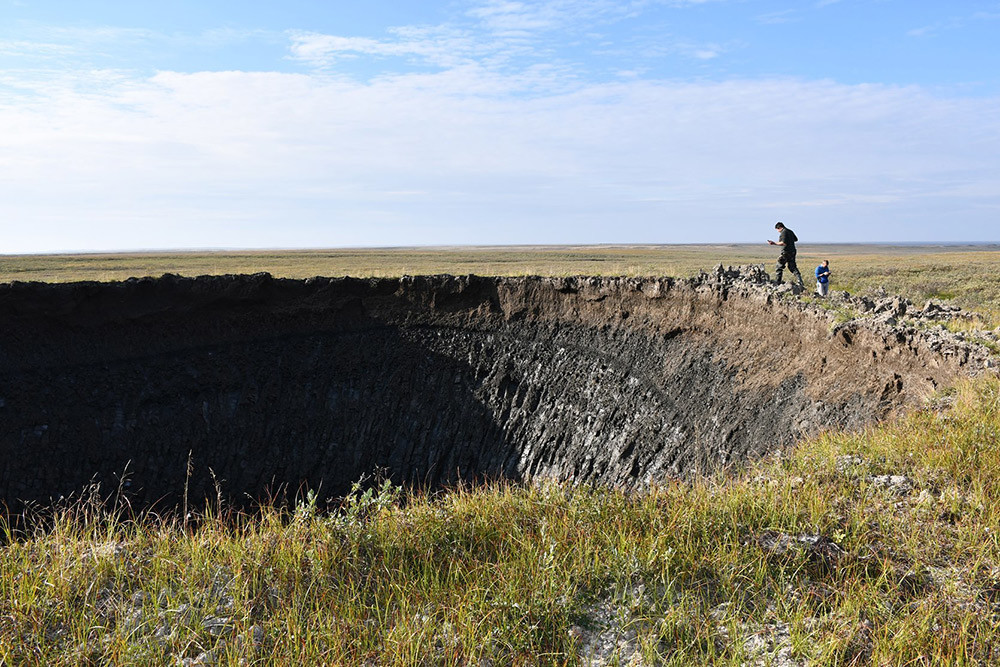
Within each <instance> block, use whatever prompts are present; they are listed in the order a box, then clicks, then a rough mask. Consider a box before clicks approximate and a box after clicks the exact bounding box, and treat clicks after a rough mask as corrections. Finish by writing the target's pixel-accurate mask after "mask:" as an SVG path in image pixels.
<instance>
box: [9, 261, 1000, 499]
mask: <svg viewBox="0 0 1000 667" xmlns="http://www.w3.org/2000/svg"><path fill="white" fill-rule="evenodd" d="M766 278H767V276H766V274H765V273H763V270H762V269H759V268H746V267H745V268H740V269H728V270H727V269H723V268H722V267H719V269H718V270H716V271H715V272H714V273H712V274H704V275H702V276H701V277H699V278H697V279H693V280H674V279H669V278H662V279H639V278H589V277H577V278H538V277H527V278H484V277H476V276H464V277H454V276H424V277H404V278H400V279H370V280H362V279H354V278H313V279H309V280H305V281H300V280H278V279H273V278H271V277H270V276H268V275H266V274H259V275H253V276H203V277H199V278H181V277H178V276H169V275H168V276H164V277H163V278H160V279H141V280H128V281H125V282H121V283H73V284H61V285H49V284H39V283H14V284H11V285H3V286H0V321H2V322H3V327H2V330H0V415H2V420H0V451H2V458H3V464H2V468H0V500H3V501H5V502H6V503H8V504H9V505H10V506H11V507H16V506H18V505H19V503H20V502H21V501H24V500H43V501H44V500H48V499H49V498H51V497H58V496H59V495H62V494H69V493H72V492H75V491H78V490H79V489H80V488H81V487H82V486H84V485H85V484H86V483H87V482H88V481H90V480H92V479H95V480H98V481H100V482H101V483H102V484H103V485H104V487H105V488H108V487H109V486H111V487H117V486H118V485H119V476H120V475H121V474H122V472H123V471H126V470H127V482H126V484H127V485H128V487H129V492H130V493H131V494H132V495H133V497H134V499H135V501H136V502H140V503H145V504H150V503H159V504H161V505H163V504H172V503H174V502H176V501H177V500H178V499H179V497H180V494H181V492H182V490H183V489H184V488H185V484H186V483H187V484H188V485H189V488H190V493H191V497H192V498H203V497H206V496H214V491H213V490H212V474H214V475H215V477H216V478H217V479H219V480H222V488H223V490H224V492H226V493H227V494H228V495H230V496H232V497H234V498H246V497H247V495H249V496H250V497H254V498H257V497H260V496H262V495H263V494H265V493H267V492H269V491H270V492H274V491H275V490H277V489H279V488H282V487H284V488H286V489H290V490H291V491H295V490H296V489H299V488H302V487H305V486H308V487H310V488H313V489H316V488H319V489H321V493H323V494H339V493H342V492H344V491H345V490H346V489H347V488H348V486H349V485H350V483H351V482H353V481H354V480H357V479H358V478H359V477H361V476H362V475H364V474H367V473H371V472H372V471H375V470H384V471H387V473H388V475H389V476H391V477H392V478H393V479H394V480H395V481H398V482H401V483H409V484H427V485H437V484H443V483H449V482H454V481H456V480H460V479H481V478H484V477H505V478H510V479H515V480H521V479H525V478H529V477H536V476H556V477H559V478H563V479H572V480H577V481H581V482H596V483H606V484H615V485H623V486H629V487H635V486H641V485H643V484H647V483H652V482H657V481H663V480H665V479H668V478H670V477H674V476H679V475H684V474H688V473H690V472H692V471H697V470H707V469H713V468H717V467H719V466H728V465H739V463H740V462H741V461H744V460H745V459H746V458H747V457H748V456H754V455H759V454H761V453H764V452H769V451H772V450H775V449H779V448H781V447H784V446H787V445H788V444H790V443H792V442H794V441H795V440H796V439H797V438H800V437H801V436H803V435H805V434H809V433H813V432H816V431H817V430H819V429H822V428H827V427H831V426H846V427H855V426H859V425H861V424H864V423H867V422H870V421H872V420H875V419H878V418H880V417H882V416H884V415H886V414H887V413H889V412H891V411H893V410H895V409H897V408H899V407H902V406H906V405H910V404H914V403H915V402H918V401H919V400H921V399H922V398H923V397H925V396H926V395H927V394H928V393H929V392H931V391H932V390H933V389H934V388H935V387H938V386H940V385H942V384H946V383H949V382H951V381H952V380H953V379H955V378H956V377H957V376H958V375H960V374H963V373H968V372H972V371H974V370H977V369H980V368H982V367H984V366H985V365H987V364H988V363H989V362H988V360H987V357H986V355H985V353H984V352H983V351H982V350H981V349H979V348H977V347H975V346H972V345H969V344H966V343H963V342H962V341H961V340H959V339H958V338H957V337H954V336H952V335H950V334H946V333H942V332H936V333H930V332H927V331H923V330H921V329H919V328H913V327H909V328H907V327H903V326H901V325H899V324H898V321H897V320H893V321H892V322H889V320H888V318H885V317H882V316H881V314H879V313H872V317H871V318H869V319H868V320H864V321H857V320H856V321H853V322H851V323H838V322H837V320H836V317H835V315H833V314H831V313H830V312H828V311H826V310H824V309H822V308H818V307H816V306H812V305H807V304H804V303H802V302H800V301H799V300H797V299H795V298H792V297H789V296H787V295H785V294H783V293H782V292H781V290H777V289H775V288H774V287H772V286H770V285H767V284H766ZM785 289H787V288H785ZM841 298H842V299H849V297H846V296H843V297H841ZM855 305H857V304H855ZM872 310H875V308H874V307H873V309H872ZM898 310H899V308H898V307H896V308H895V309H894V310H893V312H894V313H896V314H898ZM934 314H935V316H937V314H938V311H934ZM879 317H881V319H878V318H879ZM189 459H190V461H191V463H192V469H193V471H194V473H193V476H192V477H191V478H190V479H188V478H187V471H188V461H189Z"/></svg>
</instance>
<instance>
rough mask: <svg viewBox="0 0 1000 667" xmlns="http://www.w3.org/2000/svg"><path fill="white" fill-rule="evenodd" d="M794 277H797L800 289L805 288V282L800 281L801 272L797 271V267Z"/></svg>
mask: <svg viewBox="0 0 1000 667" xmlns="http://www.w3.org/2000/svg"><path fill="white" fill-rule="evenodd" d="M795 277H796V278H798V279H799V287H801V288H802V289H805V288H806V284H805V283H804V282H802V274H801V273H799V270H798V269H795Z"/></svg>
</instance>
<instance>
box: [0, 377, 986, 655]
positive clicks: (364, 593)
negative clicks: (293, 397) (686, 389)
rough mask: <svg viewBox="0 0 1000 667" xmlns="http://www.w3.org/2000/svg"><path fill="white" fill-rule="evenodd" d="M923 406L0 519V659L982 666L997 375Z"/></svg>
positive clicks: (85, 502)
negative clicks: (858, 424) (476, 469)
mask: <svg viewBox="0 0 1000 667" xmlns="http://www.w3.org/2000/svg"><path fill="white" fill-rule="evenodd" d="M946 399H947V400H949V401H952V402H953V403H954V404H953V405H952V406H951V407H949V408H947V409H942V410H925V411H920V412H917V413H914V414H911V415H908V416H905V417H902V418H900V419H898V420H897V421H893V422H889V423H884V424H882V425H879V426H876V427H873V428H870V429H869V430H867V431H865V432H863V433H857V434H844V433H829V434H826V435H824V436H822V437H819V438H817V439H815V440H811V441H808V442H804V443H801V444H800V445H799V446H798V447H797V448H796V449H795V450H793V451H792V452H790V453H789V454H787V455H786V456H784V457H782V458H773V459H768V460H764V461H760V462H758V463H757V464H755V465H753V466H751V467H750V468H749V469H747V470H744V471H741V472H736V473H731V474H728V475H726V474H719V475H716V476H712V477H707V478H702V479H695V480H691V481H689V482H685V483H672V484H666V485H663V486H660V487H656V488H654V489H652V490H650V491H648V492H643V493H625V492H622V491H618V490H614V489H594V488H590V487H574V486H570V485H561V484H554V483H547V484H539V485H532V486H526V487H521V486H514V485H494V486H489V487H485V488H477V489H469V488H459V489H454V490H451V491H449V492H447V493H441V494H436V495H423V494H405V493H403V492H402V491H401V490H400V489H397V488H394V487H392V486H390V485H383V486H382V487H381V488H377V489H374V490H371V491H368V492H366V493H361V492H360V490H359V491H358V492H356V493H355V494H353V495H352V496H351V497H349V498H347V499H345V500H344V501H343V503H341V504H340V505H338V506H335V507H332V508H318V507H316V506H315V503H314V499H313V498H312V497H306V498H304V499H302V500H301V502H300V503H299V505H298V508H297V509H295V510H292V511H286V510H282V509H280V508H277V507H265V508H263V509H262V510H261V511H260V512H259V513H254V514H242V513H238V512H230V511H228V510H227V509H226V508H225V507H221V508H220V507H215V508H213V509H212V510H210V511H208V512H206V513H205V514H204V515H203V516H198V517H196V521H192V522H188V523H185V522H184V521H183V520H182V519H181V518H179V517H170V518H159V517H156V516H151V515H144V516H138V517H133V516H130V515H129V513H128V512H127V511H126V509H127V508H123V507H121V506H119V507H118V508H117V509H115V508H114V507H109V506H105V505H103V504H101V503H100V502H98V501H97V500H95V499H94V498H93V497H91V498H89V499H82V500H79V501H77V502H75V503H72V504H70V505H69V506H67V507H64V508H62V509H60V510H58V511H57V512H56V513H55V516H54V518H50V519H49V520H44V521H43V520H41V519H39V520H38V521H37V522H36V523H35V524H34V525H33V527H32V528H31V529H30V530H28V532H27V533H23V534H12V531H11V529H10V528H7V529H6V531H5V532H6V533H7V534H6V538H7V543H6V545H5V546H4V547H3V548H2V550H0V658H2V660H3V662H4V664H11V665H13V664H18V665H20V664H37V665H76V664H150V665H158V664H168V663H173V662H176V661H178V660H179V659H182V658H185V657H187V658H196V657H198V656H199V655H202V654H203V653H204V652H209V651H211V652H213V655H214V657H215V659H216V660H217V663H216V664H232V665H236V664H260V665H269V664H345V665H348V664H349V665H360V664H372V665H375V664H377V665H425V664H426V665H480V664H494V665H535V664H543V665H563V664H577V663H578V662H581V661H582V659H583V655H584V654H585V653H586V651H587V650H588V649H591V648H593V646H594V645H595V643H596V642H597V640H598V639H599V638H602V637H603V638H605V639H611V638H613V637H615V636H617V637H619V638H622V639H623V641H622V643H621V645H620V649H619V657H620V658H622V660H623V664H624V661H625V658H627V657H628V656H629V655H631V653H632V652H638V653H639V654H641V656H642V657H643V658H644V659H645V660H646V663H647V664H673V665H692V664H695V665H696V664H721V665H738V664H743V663H744V662H746V661H747V660H758V661H761V662H760V663H759V664H767V663H766V659H768V656H771V657H774V656H775V655H777V653H778V652H779V651H785V652H786V653H787V654H788V655H790V656H791V657H792V658H794V659H797V660H801V661H805V662H807V663H809V664H857V665H867V664H886V665H942V664H955V665H961V664H995V663H996V662H997V661H998V660H1000V656H998V655H997V651H998V650H1000V649H998V647H1000V633H998V622H1000V502H998V500H1000V382H998V381H997V380H992V379H984V380H978V381H975V382H970V383H968V384H965V385H962V386H961V387H959V388H958V389H957V390H955V391H953V392H951V394H950V395H949V396H947V397H946ZM889 475H895V476H897V479H896V480H895V481H892V480H891V478H885V477H883V476H889ZM809 536H813V537H815V536H818V537H821V538H822V539H821V540H820V541H819V542H818V546H809V545H808V544H807V543H806V542H805V541H801V540H800V539H799V538H805V537H809ZM241 661H242V662H241Z"/></svg>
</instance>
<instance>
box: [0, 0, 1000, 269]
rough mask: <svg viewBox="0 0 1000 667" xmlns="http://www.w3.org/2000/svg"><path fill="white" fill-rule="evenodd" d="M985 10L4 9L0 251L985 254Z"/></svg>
mask: <svg viewBox="0 0 1000 667" xmlns="http://www.w3.org/2000/svg"><path fill="white" fill-rule="evenodd" d="M998 36H1000V0H991V1H988V2H987V1H977V0H969V1H957V2H951V3H942V2H931V1H926V0H812V1H807V2H779V1H772V0H759V1H758V0H635V1H612V0H539V1H535V2H527V1H522V2H514V1H508V0H450V1H446V2H421V3H399V2H391V3H390V2H382V1H380V0H374V1H371V0H370V1H368V2H364V3H359V2H305V1H303V0H286V1H284V2H280V3H279V2H263V1H257V0H248V1H244V2H239V3H223V2H210V1H202V2H190V1H187V0H180V1H175V2H170V3H156V4H155V5H154V3H138V2H111V1H107V2H94V1H89V0H77V1H75V2H45V1H42V2H34V1H32V0H0V225H2V229H3V242H2V244H0V252H49V251H59V250H121V249H153V248H222V247H226V248H250V247H335V246H372V245H377V246H386V245H458V244H521V243H524V244H536V243H558V244H564V243H688V242H753V241H761V242H762V241H763V240H764V239H766V238H767V237H768V236H769V235H773V234H772V230H773V225H774V222H775V221H777V220H783V221H785V222H786V224H788V225H789V226H790V227H792V228H793V229H795V230H796V232H797V233H798V235H799V237H800V238H801V239H802V241H803V242H810V241H812V242H838V241H857V242H876V241H878V242H888V241H907V242H916V241H1000V49H998V48H996V47H995V46H993V44H994V43H995V42H996V41H997V37H998Z"/></svg>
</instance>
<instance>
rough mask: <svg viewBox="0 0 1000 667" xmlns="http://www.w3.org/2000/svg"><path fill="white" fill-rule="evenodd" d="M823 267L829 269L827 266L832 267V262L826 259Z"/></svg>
mask: <svg viewBox="0 0 1000 667" xmlns="http://www.w3.org/2000/svg"><path fill="white" fill-rule="evenodd" d="M823 266H824V267H827V266H830V260H828V259H824V260H823Z"/></svg>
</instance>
